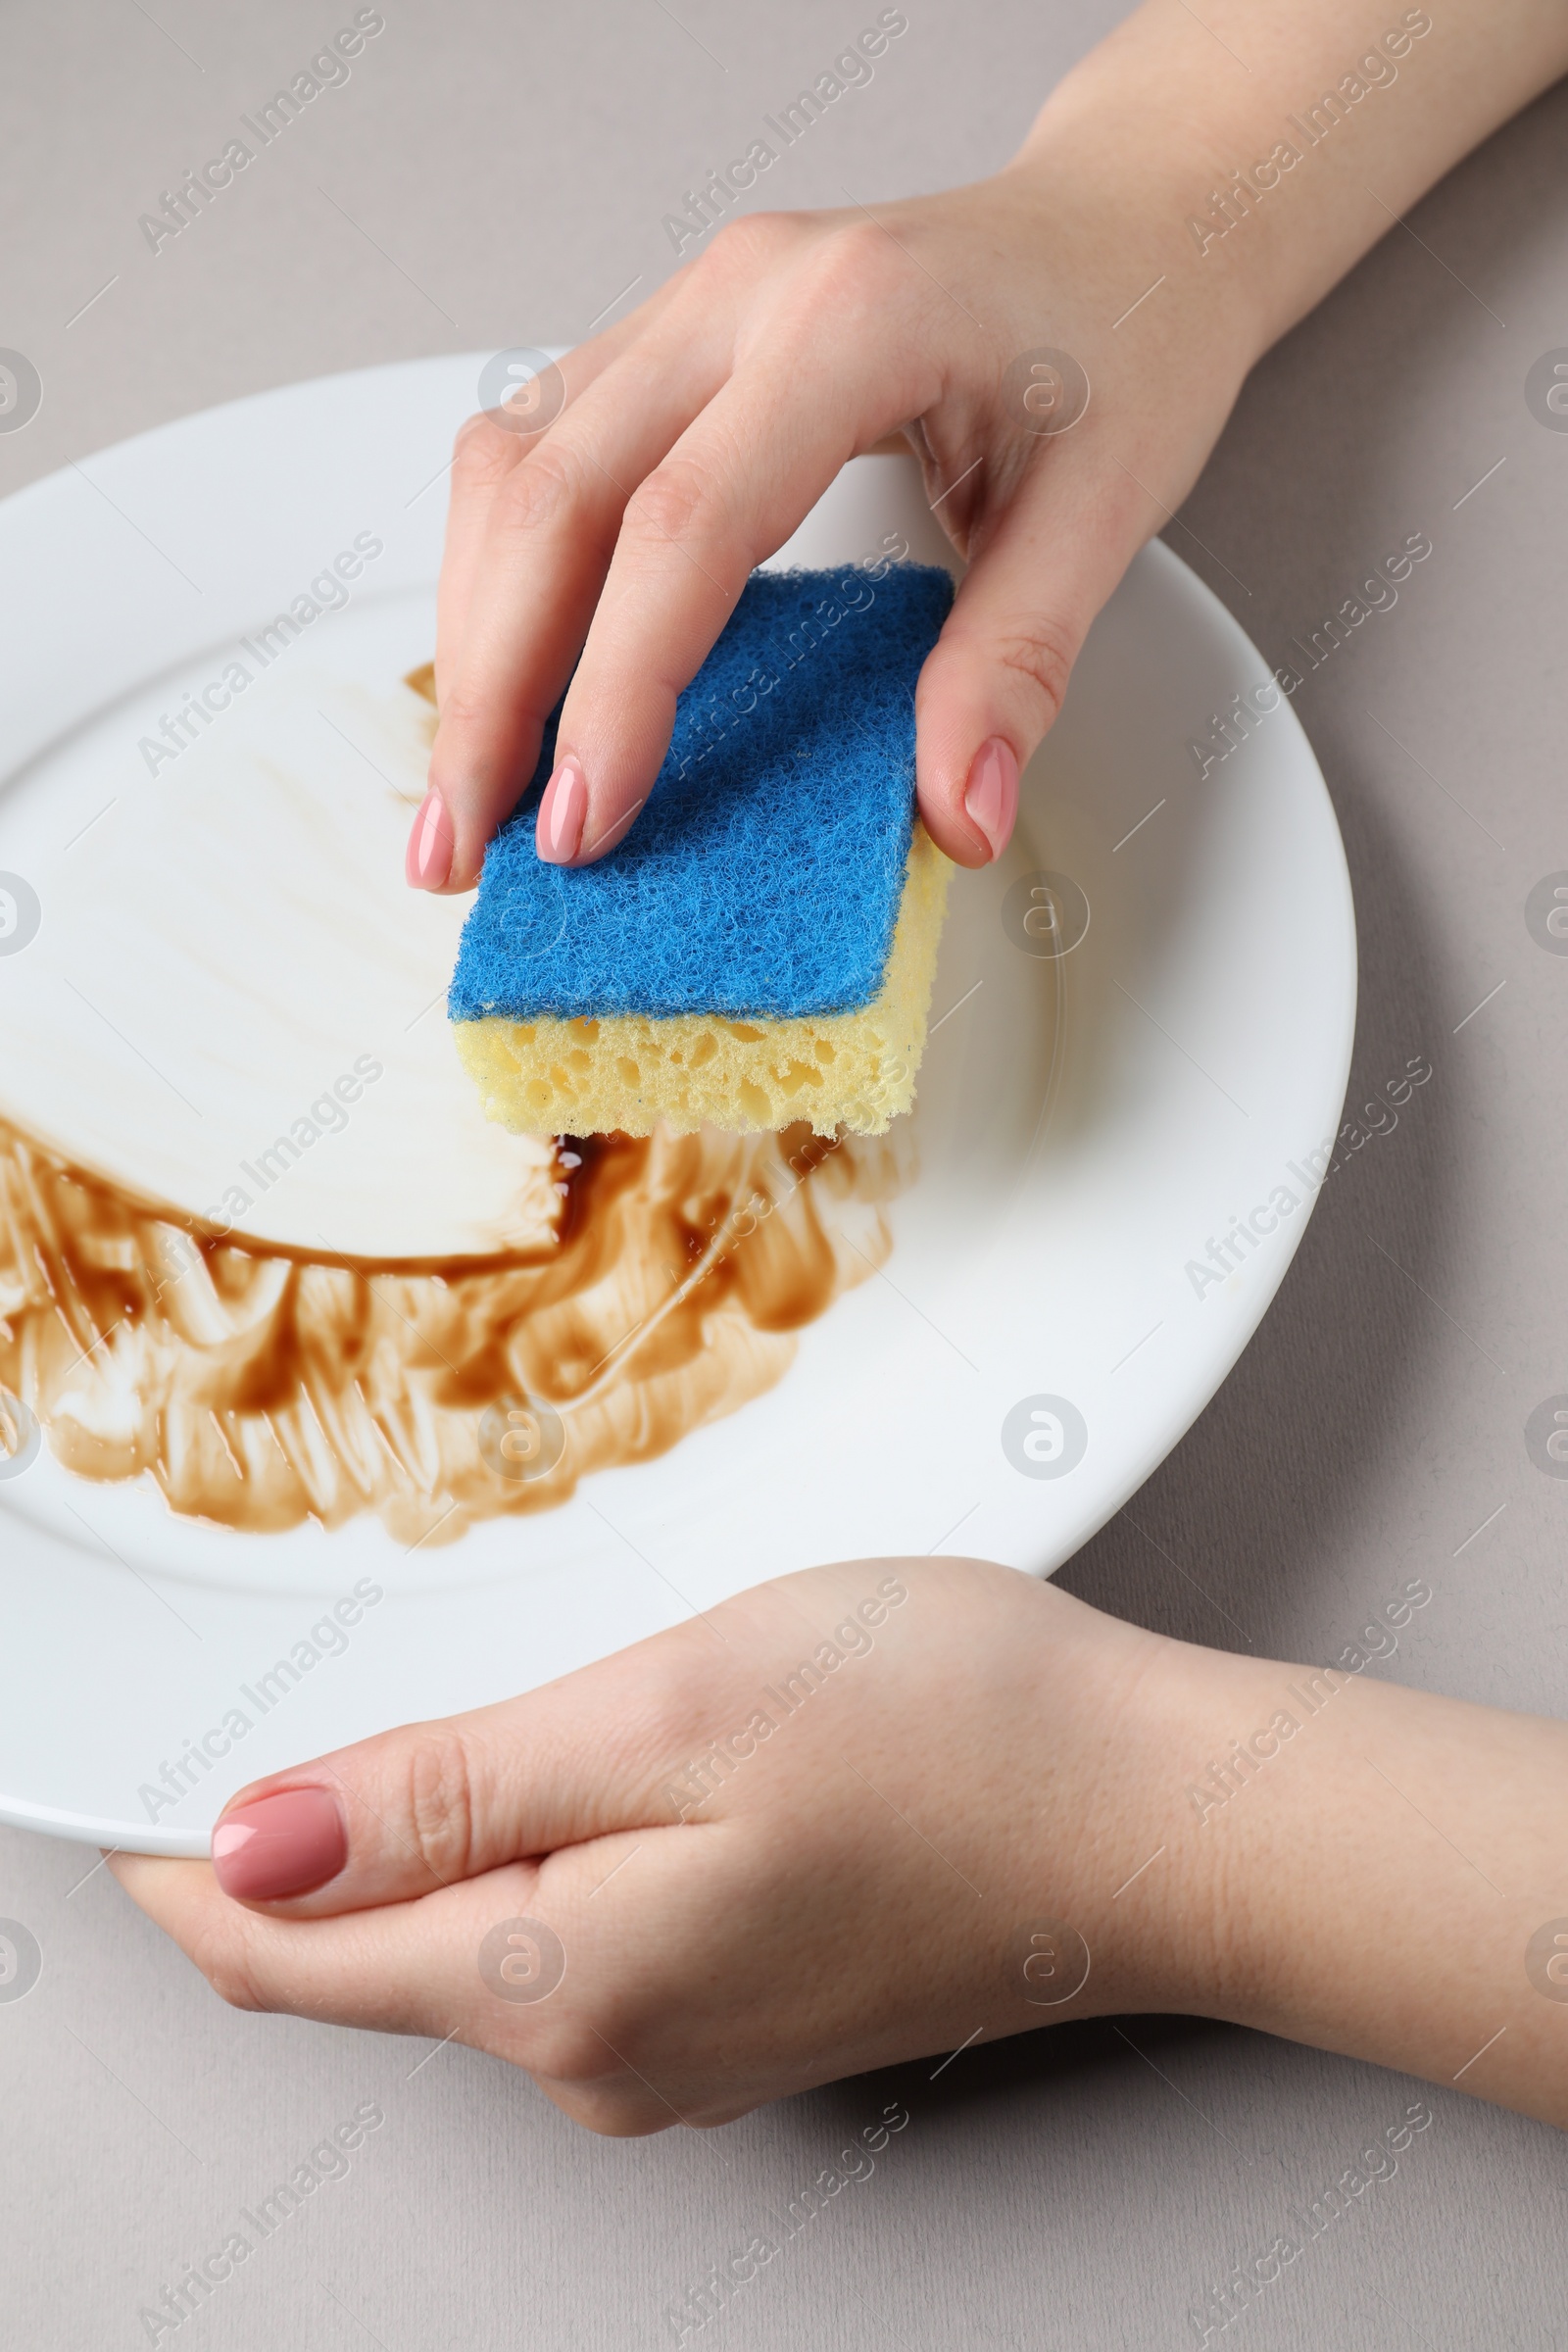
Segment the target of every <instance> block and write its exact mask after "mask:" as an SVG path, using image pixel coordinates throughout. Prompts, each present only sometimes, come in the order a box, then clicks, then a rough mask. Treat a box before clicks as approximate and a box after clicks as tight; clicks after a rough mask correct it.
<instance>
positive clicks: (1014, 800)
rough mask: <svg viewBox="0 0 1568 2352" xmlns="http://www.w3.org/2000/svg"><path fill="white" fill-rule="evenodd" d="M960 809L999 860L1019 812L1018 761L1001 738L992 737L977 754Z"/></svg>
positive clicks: (1008, 744)
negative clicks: (976, 826) (974, 825)
mask: <svg viewBox="0 0 1568 2352" xmlns="http://www.w3.org/2000/svg"><path fill="white" fill-rule="evenodd" d="M963 806H964V809H965V811H966V813H967V814H968V816H969V817H970V819H971V821H972V822H973V823H975V824H977V825H978V826H979V828H980V830H981V832H982V833H983V834H984V835H985V837H986V840H987V842H988V843H989V845H990V849H991V855H992V857H993V858H1000V857H1001V856H1002V853H1003V851H1004V850H1005V848H1006V846H1007V842H1008V839H1009V838H1010V836H1011V833H1012V820H1013V818H1014V817H1015V816H1016V815H1017V813H1018V762H1017V760H1016V759H1015V758H1014V757H1013V750H1012V746H1011V744H1010V743H1007V742H1005V741H1004V739H1003V737H1002V736H1000V735H993V736H992V738H991V741H990V742H989V743H983V744H982V745H981V746H980V749H979V750H978V751H977V752H976V754H975V756H974V764H973V766H972V767H971V768H970V770H969V781H968V783H967V784H966V785H965V786H964V792H963Z"/></svg>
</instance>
